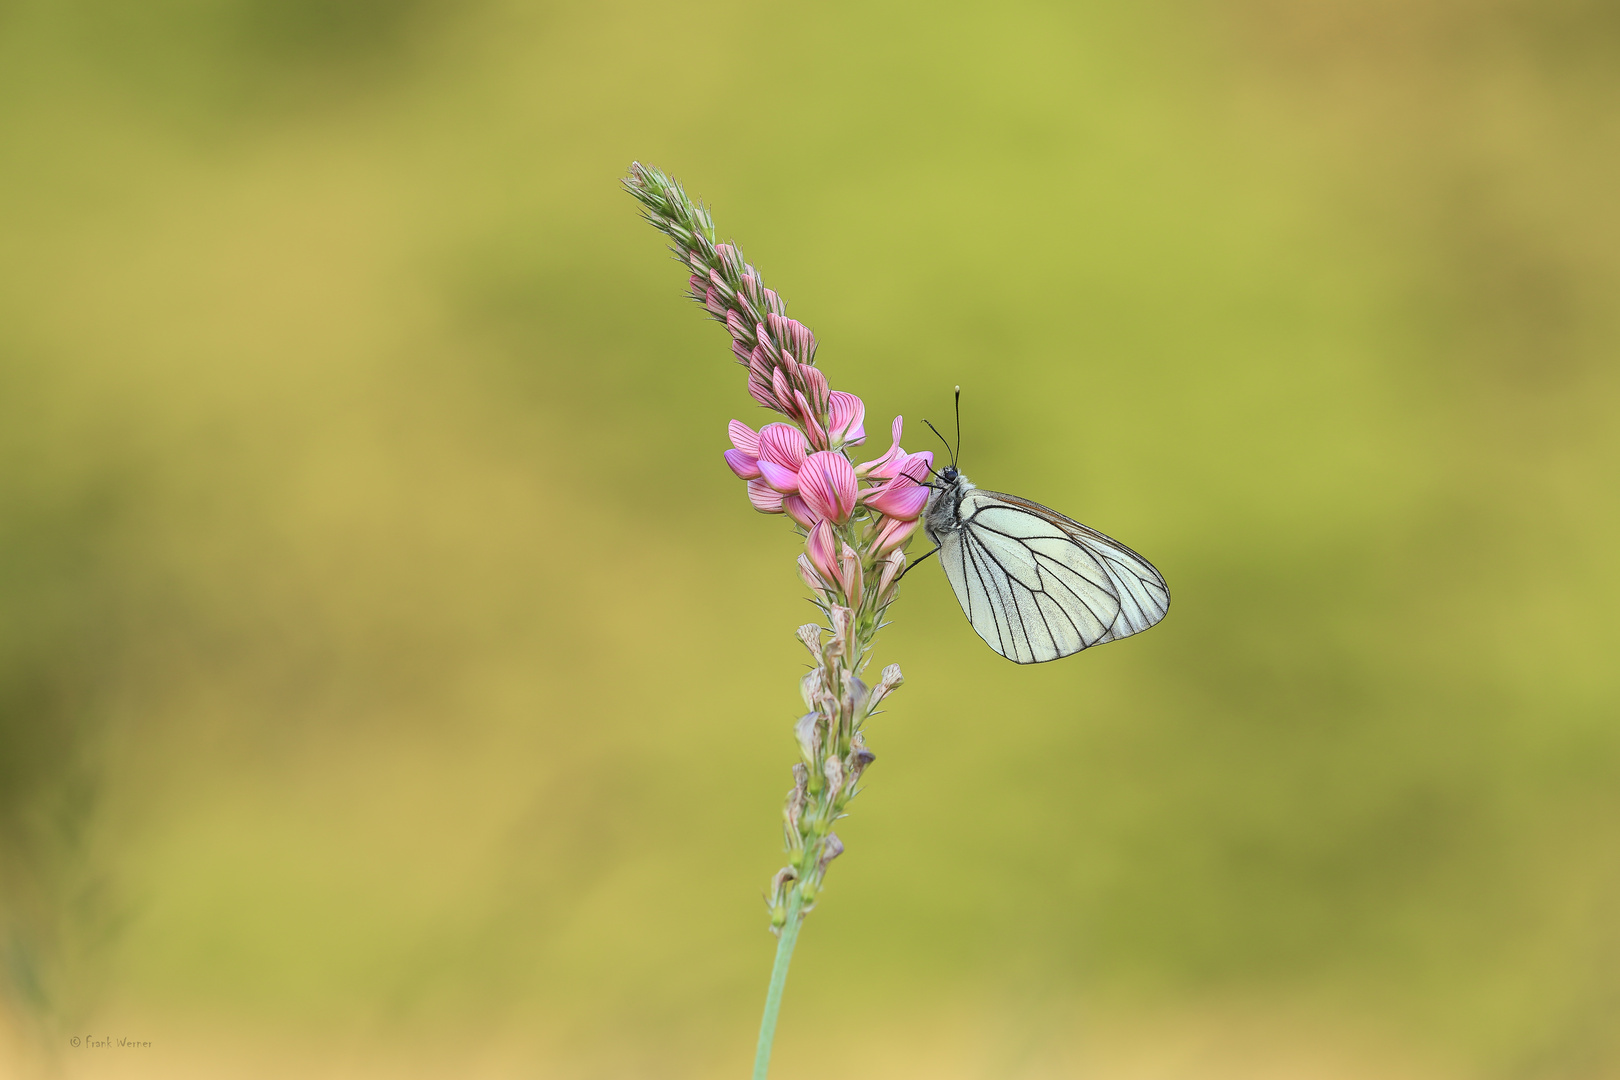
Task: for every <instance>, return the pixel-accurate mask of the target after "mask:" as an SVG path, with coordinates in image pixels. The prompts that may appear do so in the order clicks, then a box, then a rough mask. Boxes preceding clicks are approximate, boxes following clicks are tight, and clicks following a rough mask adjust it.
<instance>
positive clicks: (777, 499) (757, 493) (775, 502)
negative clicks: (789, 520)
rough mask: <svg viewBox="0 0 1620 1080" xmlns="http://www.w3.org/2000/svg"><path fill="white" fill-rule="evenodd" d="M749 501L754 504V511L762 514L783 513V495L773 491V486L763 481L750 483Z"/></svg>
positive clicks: (751, 481)
mask: <svg viewBox="0 0 1620 1080" xmlns="http://www.w3.org/2000/svg"><path fill="white" fill-rule="evenodd" d="M748 501H749V502H751V503H753V504H754V509H755V510H758V511H759V512H760V513H762V514H780V513H781V512H782V493H781V492H779V491H775V490H772V488H771V486H770V485H769V484H767V483H766V482H765V481H763V480H750V481H748Z"/></svg>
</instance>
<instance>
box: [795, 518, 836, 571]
mask: <svg viewBox="0 0 1620 1080" xmlns="http://www.w3.org/2000/svg"><path fill="white" fill-rule="evenodd" d="M836 543H837V538H836V537H834V536H833V531H832V526H831V525H830V524H828V523H827V522H825V521H823V522H819V523H818V524H817V525H816V527H815V528H813V529H811V530H810V535H808V536H806V537H805V538H804V550H805V554H807V555H809V556H810V565H811V566H814V567H815V568H816V573H818V574H820V575H821V579H822V580H823V581H830V582H836V583H838V584H842V583H843V581H842V578H841V577H840V575H839V573H838V556H837V548H836V547H835V546H834V545H835V544H836Z"/></svg>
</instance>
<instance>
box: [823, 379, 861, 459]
mask: <svg viewBox="0 0 1620 1080" xmlns="http://www.w3.org/2000/svg"><path fill="white" fill-rule="evenodd" d="M827 412H828V415H827V434H828V435H830V436H832V440H833V443H834V445H838V446H859V445H860V444H861V443H863V442H865V441H866V428H865V427H863V426H862V422H863V421H864V420H865V419H866V403H865V402H864V401H862V400H861V399H860V398H858V397H856V396H855V395H854V394H847V393H845V392H844V391H842V390H834V391H832V392H831V393H830V394H828V402H827Z"/></svg>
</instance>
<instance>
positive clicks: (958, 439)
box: [951, 386, 962, 469]
mask: <svg viewBox="0 0 1620 1080" xmlns="http://www.w3.org/2000/svg"><path fill="white" fill-rule="evenodd" d="M961 452H962V388H961V387H960V386H958V387H957V388H956V449H955V450H952V451H951V468H953V469H954V468H956V459H957V457H958V456H959V455H960V454H961Z"/></svg>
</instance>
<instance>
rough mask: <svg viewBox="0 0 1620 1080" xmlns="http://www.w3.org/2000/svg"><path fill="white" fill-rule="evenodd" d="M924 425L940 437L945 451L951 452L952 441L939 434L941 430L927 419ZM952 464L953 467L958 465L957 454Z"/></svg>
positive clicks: (953, 457)
mask: <svg viewBox="0 0 1620 1080" xmlns="http://www.w3.org/2000/svg"><path fill="white" fill-rule="evenodd" d="M923 423H925V424H928V430H929V431H932V432H933V433H934V434H935V435H939V441H940V442H941V443H943V444H944V446H945V449H947V450H949V449H950V448H951V444H950V441H949V440H948V439H946V438H945V436H943V435H940V434H939V428H937V427H935V426H934V425H933V424H932V423H931V422H929V421H928V420H927V419H924V420H923ZM951 464H952V465H955V464H956V455H955V454H952V455H951Z"/></svg>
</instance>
